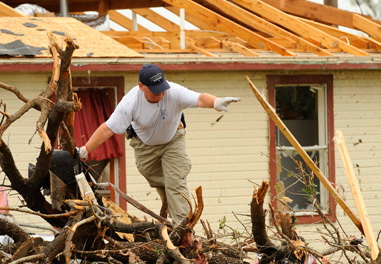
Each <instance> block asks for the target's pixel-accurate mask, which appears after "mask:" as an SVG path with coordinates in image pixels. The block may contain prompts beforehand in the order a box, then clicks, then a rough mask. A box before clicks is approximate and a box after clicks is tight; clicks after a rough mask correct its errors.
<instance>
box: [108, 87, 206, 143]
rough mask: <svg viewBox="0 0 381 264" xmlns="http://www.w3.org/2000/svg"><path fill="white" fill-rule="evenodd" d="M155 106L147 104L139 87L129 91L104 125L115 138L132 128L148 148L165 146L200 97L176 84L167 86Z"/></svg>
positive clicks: (196, 93)
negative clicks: (116, 135) (187, 110)
mask: <svg viewBox="0 0 381 264" xmlns="http://www.w3.org/2000/svg"><path fill="white" fill-rule="evenodd" d="M168 83H169V85H170V86H171V88H169V89H167V90H166V91H165V95H164V97H163V99H161V100H160V101H159V102H158V103H150V102H148V101H147V100H146V99H145V97H144V93H143V92H142V91H141V90H140V88H139V86H135V87H134V88H132V89H131V91H129V92H128V93H127V94H126V95H125V96H124V97H123V99H122V100H121V101H120V102H119V104H118V105H117V107H116V108H115V111H114V112H113V113H112V115H111V116H110V118H109V119H108V120H107V121H106V125H107V127H108V128H110V129H111V130H112V131H113V132H114V133H116V134H123V133H125V132H126V129H127V127H128V126H129V125H130V124H132V127H133V128H134V130H135V132H136V134H137V135H138V137H139V138H140V139H141V140H142V141H143V142H144V143H145V144H147V145H160V144H165V143H168V142H169V141H170V140H171V139H172V138H173V137H174V135H175V133H176V130H177V128H178V126H179V124H180V118H181V113H182V111H183V110H184V109H186V108H192V107H197V101H198V98H199V96H200V93H198V92H195V91H192V90H189V89H187V88H185V87H184V86H181V85H179V84H177V83H173V82H168Z"/></svg>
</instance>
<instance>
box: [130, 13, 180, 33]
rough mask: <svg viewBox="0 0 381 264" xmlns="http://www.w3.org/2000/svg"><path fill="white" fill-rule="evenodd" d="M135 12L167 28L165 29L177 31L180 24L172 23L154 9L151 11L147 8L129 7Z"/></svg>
mask: <svg viewBox="0 0 381 264" xmlns="http://www.w3.org/2000/svg"><path fill="white" fill-rule="evenodd" d="M131 10H132V11H134V12H135V13H136V14H139V15H141V16H142V17H144V18H145V19H147V20H149V21H151V22H152V23H154V24H156V25H158V26H159V27H161V28H163V29H165V30H167V31H179V30H180V26H179V25H177V24H175V23H173V22H172V21H170V20H168V19H166V18H165V17H163V16H161V15H159V14H158V13H156V12H155V11H152V10H151V9H149V8H134V9H131Z"/></svg>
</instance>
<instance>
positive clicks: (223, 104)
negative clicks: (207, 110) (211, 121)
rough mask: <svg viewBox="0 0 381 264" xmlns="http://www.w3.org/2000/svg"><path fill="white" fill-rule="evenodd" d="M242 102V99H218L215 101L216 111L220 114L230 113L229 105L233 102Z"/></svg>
mask: <svg viewBox="0 0 381 264" xmlns="http://www.w3.org/2000/svg"><path fill="white" fill-rule="evenodd" d="M239 101H241V98H238V97H224V98H216V99H215V100H214V109H216V110H217V111H218V112H221V111H225V112H227V111H228V107H227V106H228V105H229V104H230V103H232V102H239Z"/></svg>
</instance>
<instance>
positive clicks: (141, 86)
mask: <svg viewBox="0 0 381 264" xmlns="http://www.w3.org/2000/svg"><path fill="white" fill-rule="evenodd" d="M138 85H139V89H140V90H143V86H144V84H142V83H141V82H139V83H138Z"/></svg>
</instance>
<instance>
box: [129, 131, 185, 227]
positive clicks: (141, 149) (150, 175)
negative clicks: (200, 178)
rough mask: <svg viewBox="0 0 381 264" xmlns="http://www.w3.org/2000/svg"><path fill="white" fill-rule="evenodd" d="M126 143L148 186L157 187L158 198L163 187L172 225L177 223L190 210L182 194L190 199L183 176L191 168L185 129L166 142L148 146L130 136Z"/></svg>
mask: <svg viewBox="0 0 381 264" xmlns="http://www.w3.org/2000/svg"><path fill="white" fill-rule="evenodd" d="M130 146H131V147H133V148H134V150H135V160H136V166H137V168H138V170H139V172H140V173H141V174H142V175H143V176H144V177H145V178H146V179H147V181H148V183H149V185H150V186H151V187H154V188H156V189H157V190H158V192H159V194H160V197H163V191H162V190H165V194H166V196H167V201H168V211H169V214H170V216H171V218H172V222H173V225H174V226H177V225H179V224H180V223H181V221H182V219H183V218H185V217H186V216H187V215H188V213H189V210H190V208H189V204H188V202H187V201H186V199H184V197H183V196H182V194H183V195H185V196H186V197H188V199H189V198H190V196H189V191H188V187H187V176H188V174H189V172H190V169H191V167H192V163H191V160H190V159H189V157H188V154H187V152H186V148H185V130H184V129H180V130H177V132H176V134H175V136H174V137H173V139H172V140H171V141H170V142H168V143H167V144H162V145H155V146H150V145H146V144H144V143H143V142H142V141H141V140H140V139H139V138H137V137H134V138H132V139H131V142H130Z"/></svg>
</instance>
